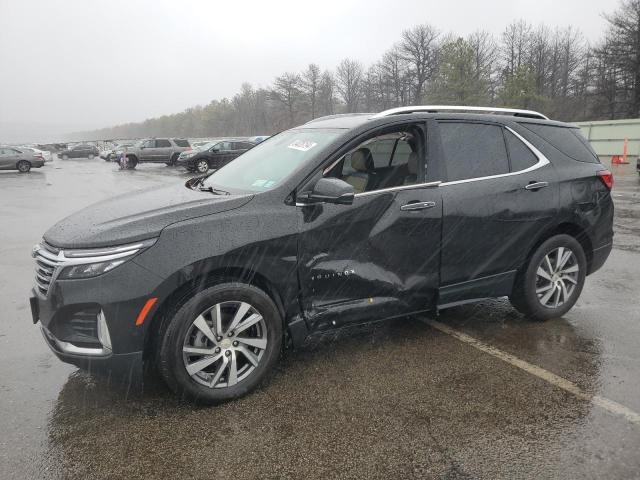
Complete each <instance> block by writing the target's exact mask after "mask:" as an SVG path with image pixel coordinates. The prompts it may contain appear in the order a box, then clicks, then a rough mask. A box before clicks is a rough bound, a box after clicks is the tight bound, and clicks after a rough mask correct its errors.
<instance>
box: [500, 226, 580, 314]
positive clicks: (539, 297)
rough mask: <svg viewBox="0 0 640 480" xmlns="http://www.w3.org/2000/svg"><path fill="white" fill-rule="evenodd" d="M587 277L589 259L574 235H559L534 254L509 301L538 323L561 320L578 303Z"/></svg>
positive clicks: (520, 274)
mask: <svg viewBox="0 0 640 480" xmlns="http://www.w3.org/2000/svg"><path fill="white" fill-rule="evenodd" d="M586 274H587V259H586V256H585V254H584V250H583V249H582V246H581V245H580V243H579V242H578V241H577V240H576V239H575V238H573V237H572V236H570V235H564V234H562V235H555V236H553V237H551V238H549V239H547V240H546V241H544V242H543V243H542V244H541V245H540V246H539V247H538V248H537V249H536V251H535V252H534V253H533V255H532V256H531V258H530V260H529V263H528V264H527V265H526V267H525V269H523V270H521V271H520V272H519V274H518V275H517V277H516V281H515V285H514V288H513V292H512V293H511V296H510V297H509V299H510V300H511V303H512V304H513V306H514V307H515V308H516V309H517V310H518V311H520V312H521V313H523V314H524V315H526V316H527V317H529V318H532V319H534V320H547V319H549V318H556V317H561V316H562V315H564V314H565V313H567V312H568V311H569V310H570V309H571V307H573V305H574V304H575V303H576V301H577V300H578V297H579V296H580V293H581V292H582V287H583V286H584V281H585V278H586Z"/></svg>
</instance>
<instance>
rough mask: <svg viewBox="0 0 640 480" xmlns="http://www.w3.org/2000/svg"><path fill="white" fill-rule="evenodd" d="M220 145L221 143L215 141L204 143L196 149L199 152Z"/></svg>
mask: <svg viewBox="0 0 640 480" xmlns="http://www.w3.org/2000/svg"><path fill="white" fill-rule="evenodd" d="M218 143H220V142H219V141H215V142H207V143H203V144H201V145H198V146H197V147H196V148H197V149H198V150H202V151H204V150H209V149H210V148H211V147H213V146H214V145H217V144H218Z"/></svg>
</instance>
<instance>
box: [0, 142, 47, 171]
mask: <svg viewBox="0 0 640 480" xmlns="http://www.w3.org/2000/svg"><path fill="white" fill-rule="evenodd" d="M43 165H44V157H43V156H42V155H40V154H37V153H34V152H31V151H29V150H27V149H26V148H20V147H7V146H4V147H0V170H18V171H19V172H20V173H27V172H28V171H29V170H31V169H32V168H40V167H42V166H43Z"/></svg>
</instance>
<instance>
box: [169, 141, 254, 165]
mask: <svg viewBox="0 0 640 480" xmlns="http://www.w3.org/2000/svg"><path fill="white" fill-rule="evenodd" d="M254 146H255V143H252V142H249V141H247V140H236V139H226V140H216V141H215V142H209V143H207V144H206V145H203V146H202V147H200V149H199V150H191V151H189V152H183V153H181V154H180V156H179V157H178V161H177V162H176V165H179V166H181V167H185V168H186V169H187V170H189V171H190V172H198V173H205V172H207V171H208V170H209V169H210V168H214V169H218V168H220V167H222V166H224V165H226V164H227V163H229V162H230V161H231V160H233V159H234V158H237V157H239V156H240V155H242V154H243V153H244V152H246V151H247V150H250V149H251V148H253V147H254Z"/></svg>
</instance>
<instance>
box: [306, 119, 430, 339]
mask: <svg viewBox="0 0 640 480" xmlns="http://www.w3.org/2000/svg"><path fill="white" fill-rule="evenodd" d="M397 128H400V130H403V129H405V130H407V131H411V132H413V134H414V135H416V136H421V137H422V138H421V139H420V142H419V145H417V146H414V147H413V148H414V149H415V154H416V155H417V157H418V158H417V165H418V171H417V174H415V175H414V176H410V175H407V176H400V175H397V173H398V171H400V172H402V170H398V169H401V168H403V165H402V164H400V165H397V164H396V166H397V167H398V169H395V170H393V173H395V174H396V177H398V180H396V181H395V183H393V182H391V180H389V181H387V182H385V185H384V188H376V187H375V185H373V184H372V185H371V187H370V188H368V189H367V190H366V191H364V192H361V193H357V194H356V195H355V198H354V201H353V204H351V205H337V204H329V203H322V204H314V205H304V206H303V205H301V204H299V205H298V210H299V232H300V237H299V262H298V265H299V267H298V275H299V282H300V285H301V290H302V304H303V310H304V314H305V318H306V320H307V322H308V324H309V327H310V329H312V330H317V329H325V328H332V327H334V326H340V325H343V324H347V323H353V322H363V321H370V320H377V319H382V318H388V317H393V316H398V315H403V314H408V313H411V312H418V311H423V310H426V309H429V308H430V307H432V306H434V305H435V302H436V299H437V292H438V287H439V268H440V241H441V230H442V200H441V196H440V191H439V189H438V187H437V185H438V183H437V182H432V183H427V182H426V180H428V177H426V178H425V168H424V166H425V160H426V158H425V152H426V151H427V149H426V148H425V138H426V136H425V127H424V125H421V124H409V125H404V126H401V127H397ZM397 133H399V132H391V133H390V134H389V133H384V132H381V135H380V142H386V141H387V140H388V137H389V135H393V134H397ZM385 135H386V136H385ZM373 136H374V138H375V137H376V134H373ZM365 142H368V143H367V148H369V149H373V148H375V144H376V142H375V140H374V142H373V143H372V142H371V138H369V139H367V140H365ZM360 145H361V144H359V145H357V146H356V147H355V148H353V149H352V150H351V152H353V151H355V150H357V149H358V148H359V147H360ZM385 151H386V152H388V155H390V156H392V155H393V153H392V152H389V150H388V149H385ZM378 160H379V162H378ZM376 162H378V163H379V164H380V165H382V167H381V168H380V169H379V170H378V172H377V173H380V174H382V172H383V171H386V172H387V173H386V174H387V175H388V174H389V172H390V171H391V170H389V166H391V165H393V164H394V162H393V158H391V157H389V158H388V159H387V158H380V159H376ZM405 162H406V157H405ZM371 174H372V175H375V174H376V172H371ZM389 178H391V177H389ZM407 178H409V180H407Z"/></svg>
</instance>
